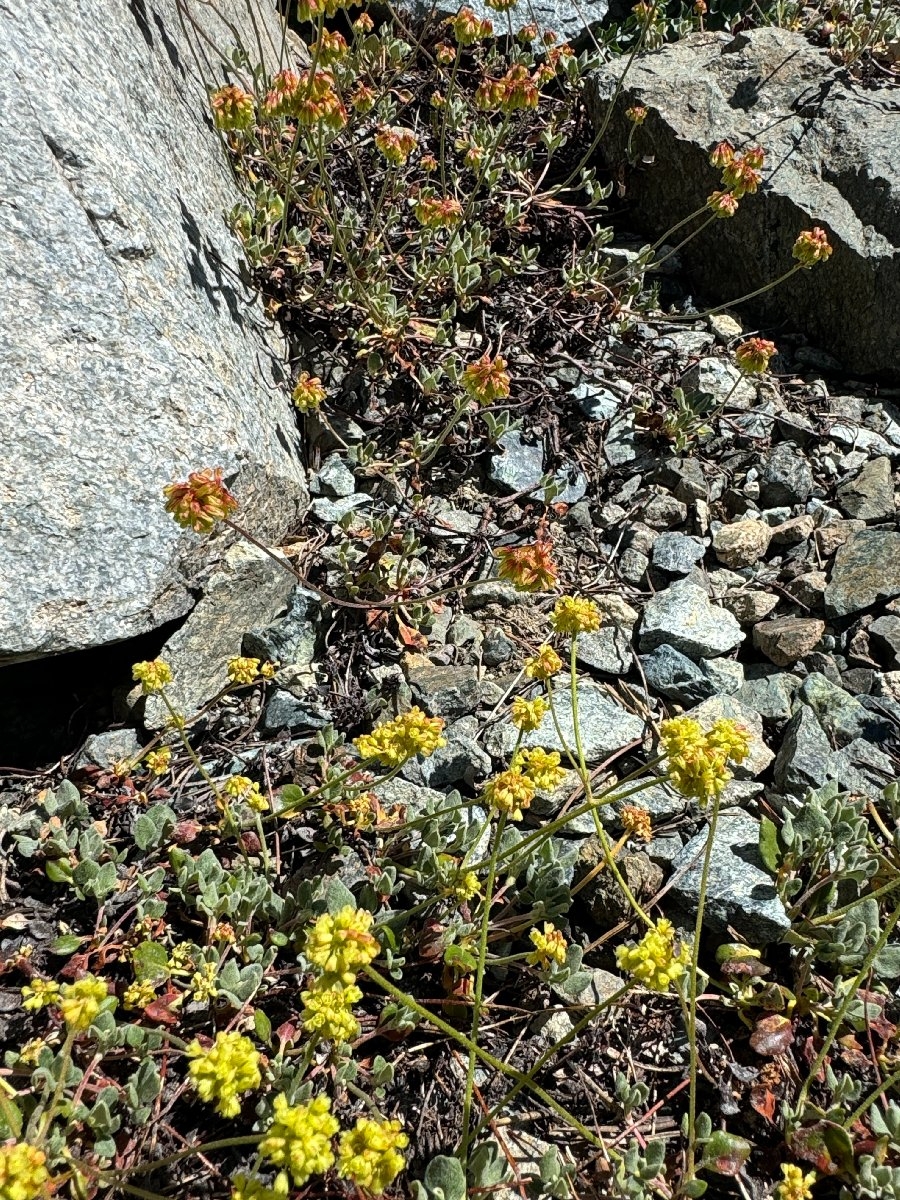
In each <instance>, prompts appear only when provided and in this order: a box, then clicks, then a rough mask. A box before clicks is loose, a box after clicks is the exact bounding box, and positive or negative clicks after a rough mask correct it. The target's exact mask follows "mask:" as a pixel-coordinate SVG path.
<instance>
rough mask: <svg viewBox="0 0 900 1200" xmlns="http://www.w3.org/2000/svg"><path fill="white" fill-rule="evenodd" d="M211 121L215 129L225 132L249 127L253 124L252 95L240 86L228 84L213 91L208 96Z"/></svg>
mask: <svg viewBox="0 0 900 1200" xmlns="http://www.w3.org/2000/svg"><path fill="white" fill-rule="evenodd" d="M209 104H210V108H211V109H212V115H213V122H214V124H215V126H216V129H222V130H224V131H225V132H226V133H231V132H233V131H235V130H241V129H249V128H250V127H251V126H252V125H253V121H254V117H255V112H254V102H253V96H252V95H251V94H250V93H249V92H245V91H244V89H243V88H242V87H237V86H235V85H234V84H230V85H229V86H228V87H221V88H219V89H218V91H215V92H213V94H212V95H211V96H210V98H209Z"/></svg>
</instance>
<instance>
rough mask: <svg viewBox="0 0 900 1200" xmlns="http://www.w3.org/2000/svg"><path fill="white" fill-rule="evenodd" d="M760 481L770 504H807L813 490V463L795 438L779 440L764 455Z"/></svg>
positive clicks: (763, 493)
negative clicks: (784, 440)
mask: <svg viewBox="0 0 900 1200" xmlns="http://www.w3.org/2000/svg"><path fill="white" fill-rule="evenodd" d="M759 482H760V498H761V499H762V501H763V502H764V503H765V504H766V505H768V506H770V507H775V506H777V505H784V506H785V507H788V506H792V505H794V504H805V503H806V501H807V500H808V499H809V498H810V496H811V495H812V490H813V477H812V470H811V469H810V465H809V463H808V462H807V460H806V458H805V457H804V456H803V454H802V452H801V451H800V450H799V449H798V448H797V447H796V446H794V445H793V444H792V443H791V442H779V444H778V445H777V446H775V447H774V449H772V450H770V451H769V452H768V453H767V454H766V455H765V456H764V457H763V459H762V462H761V464H760V471H759Z"/></svg>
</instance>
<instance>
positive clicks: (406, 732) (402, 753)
mask: <svg viewBox="0 0 900 1200" xmlns="http://www.w3.org/2000/svg"><path fill="white" fill-rule="evenodd" d="M443 729H444V722H443V721H442V720H441V718H440V717H426V715H425V713H423V712H422V710H421V709H420V708H411V709H409V710H408V712H405V713H401V715H400V716H399V717H394V719H393V720H391V721H385V722H384V724H382V725H379V726H378V727H377V728H375V729H373V730H372V732H371V733H365V734H363V735H362V736H361V737H358V738H356V740H355V742H354V743H353V744H354V745H355V746H356V748H357V750H358V751H359V753H360V755H361V756H362V757H363V758H374V759H376V760H377V761H378V762H380V763H381V765H382V766H383V767H401V766H402V765H403V764H404V763H405V762H408V761H409V759H411V758H415V757H416V755H417V754H421V755H423V756H425V757H427V756H428V755H429V754H433V753H434V752H435V750H437V749H438V748H439V747H441V746H444V745H446V742H445V740H444V738H443V737H442V733H443Z"/></svg>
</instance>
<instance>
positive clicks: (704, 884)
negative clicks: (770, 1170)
mask: <svg viewBox="0 0 900 1200" xmlns="http://www.w3.org/2000/svg"><path fill="white" fill-rule="evenodd" d="M718 821H719V797H718V796H714V797H713V799H712V810H711V812H710V816H709V833H708V835H707V838H706V848H705V850H704V852H703V866H702V868H701V871H700V895H699V899H698V902H697V919H696V921H695V922H694V944H693V946H692V947H691V969H690V976H689V993H688V1022H687V1026H688V1028H687V1035H688V1045H689V1046H690V1068H689V1078H690V1087H689V1091H688V1144H687V1161H686V1163H685V1171H684V1174H685V1180H686V1181H687V1182H690V1181H691V1180H692V1179H693V1178H694V1161H695V1156H696V1145H695V1138H696V1123H697V1072H698V1065H699V1053H698V1050H697V972H698V970H699V962H700V938H701V936H702V934H703V914H704V911H705V909H706V892H707V889H708V887H709V868H710V864H711V862H712V854H713V844H714V842H715V837H716V825H717V824H718Z"/></svg>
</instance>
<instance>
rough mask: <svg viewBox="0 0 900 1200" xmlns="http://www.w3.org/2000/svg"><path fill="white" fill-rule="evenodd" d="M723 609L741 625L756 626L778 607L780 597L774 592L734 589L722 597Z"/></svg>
mask: <svg viewBox="0 0 900 1200" xmlns="http://www.w3.org/2000/svg"><path fill="white" fill-rule="evenodd" d="M722 607H723V608H727V609H728V611H729V612H730V613H732V614H733V615H734V616H735V617H736V618H737V620H738V621H739V622H740V624H741V625H755V624H756V622H757V621H762V620H763V619H764V618H765V617H767V616H768V615H769V613H770V612H772V611H773V610H774V609H776V608H777V607H778V597H777V596H775V595H773V593H772V592H758V591H750V590H745V589H743V588H739V589H736V588H733V589H730V590H729V591H727V592H726V593H725V595H724V596H723V597H722Z"/></svg>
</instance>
